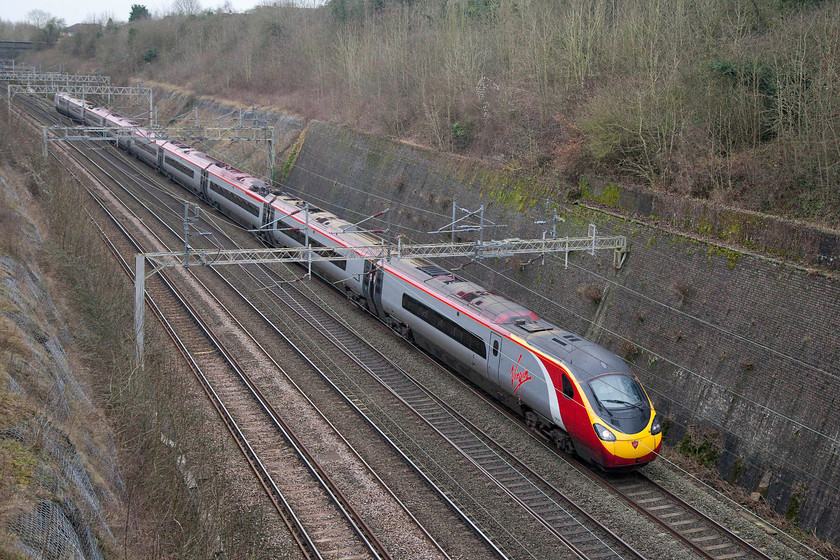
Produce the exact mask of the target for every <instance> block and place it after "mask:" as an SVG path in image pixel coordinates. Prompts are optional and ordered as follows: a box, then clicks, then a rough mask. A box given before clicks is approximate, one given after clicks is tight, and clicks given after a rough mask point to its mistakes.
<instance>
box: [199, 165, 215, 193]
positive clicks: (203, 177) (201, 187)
mask: <svg viewBox="0 0 840 560" xmlns="http://www.w3.org/2000/svg"><path fill="white" fill-rule="evenodd" d="M211 165H212V164H211ZM207 167H210V166H209V165H208V166H207ZM197 194H198V195H200V196H201V197H202V198H205V199H206V198H207V168H204V169H202V170H201V182H200V183H199V192H198V193H197Z"/></svg>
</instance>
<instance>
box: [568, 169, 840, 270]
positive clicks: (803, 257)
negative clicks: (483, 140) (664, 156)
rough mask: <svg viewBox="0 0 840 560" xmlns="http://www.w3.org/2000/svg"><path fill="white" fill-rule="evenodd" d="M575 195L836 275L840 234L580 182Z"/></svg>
mask: <svg viewBox="0 0 840 560" xmlns="http://www.w3.org/2000/svg"><path fill="white" fill-rule="evenodd" d="M580 194H581V196H582V197H583V198H584V199H588V200H592V201H595V202H598V203H600V204H603V205H605V206H608V207H612V208H614V209H616V210H619V211H621V212H622V213H624V214H628V215H631V216H639V217H643V218H652V219H654V220H659V221H661V222H662V223H664V224H668V225H669V226H672V227H676V228H680V229H682V230H684V231H689V232H694V233H699V234H702V235H709V236H713V237H715V238H717V239H719V240H721V241H722V242H724V243H736V244H738V245H741V246H744V247H747V248H750V249H754V250H758V251H762V252H764V253H767V254H771V255H775V256H778V257H782V258H786V259H792V260H796V261H799V262H801V263H803V264H806V265H812V266H819V267H822V268H825V269H828V270H840V233H838V232H837V231H833V230H829V229H824V228H819V227H815V226H811V225H809V224H804V223H800V222H796V221H794V220H787V219H784V218H777V217H774V216H769V215H767V214H760V213H758V212H750V211H746V210H739V209H737V208H730V207H726V206H721V205H716V204H709V203H707V202H705V201H702V200H696V199H691V198H687V197H681V196H675V195H671V194H660V193H651V192H645V191H642V190H637V189H633V188H627V187H619V186H618V185H615V184H614V183H607V182H604V181H599V180H593V181H588V180H586V179H583V180H581V185H580Z"/></svg>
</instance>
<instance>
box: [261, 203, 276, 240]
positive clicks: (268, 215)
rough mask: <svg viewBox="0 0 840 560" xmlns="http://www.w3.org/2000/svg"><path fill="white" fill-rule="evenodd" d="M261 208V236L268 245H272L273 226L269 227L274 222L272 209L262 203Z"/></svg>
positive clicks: (267, 204)
mask: <svg viewBox="0 0 840 560" xmlns="http://www.w3.org/2000/svg"><path fill="white" fill-rule="evenodd" d="M262 207H263V208H262V220H261V221H260V229H261V230H262V236H263V239H265V240H266V242H268V244H269V245H274V236H273V235H272V234H271V230H272V229H274V226H273V225H269V224H273V222H274V208H272V207H271V205H270V204H269V203H267V202H263V205H262Z"/></svg>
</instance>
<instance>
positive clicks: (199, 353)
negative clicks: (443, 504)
mask: <svg viewBox="0 0 840 560" xmlns="http://www.w3.org/2000/svg"><path fill="white" fill-rule="evenodd" d="M99 170H100V171H101V172H104V170H103V169H102V168H101V167H100V168H99ZM112 179H113V177H112ZM91 196H92V197H93V198H94V199H95V200H97V202H98V203H99V205H100V209H101V211H102V212H104V213H105V214H106V215H107V216H108V217H109V218H110V220H111V221H112V223H113V224H114V225H115V226H117V227H118V228H119V229H120V230H121V231H122V233H123V235H122V236H121V237H119V239H118V240H116V241H114V240H112V239H111V238H110V237H109V236H108V235H107V234H105V232H104V230H103V229H102V228H100V231H102V233H103V237H104V238H105V239H106V242H107V243H108V244H109V246H110V247H111V248H112V250H113V252H114V254H115V255H116V256H117V257H118V258H119V260H120V262H121V264H122V266H123V268H124V269H125V270H126V272H127V273H129V274H131V267H130V265H129V264H128V262H129V261H128V259H126V255H130V254H132V253H134V252H138V251H143V250H144V249H143V247H142V245H141V243H140V242H139V241H138V240H137V239H136V238H135V236H134V235H132V234H131V233H130V232H128V231H127V230H126V228H124V227H123V226H122V225H121V220H120V218H118V217H117V215H116V214H115V213H113V212H112V211H111V210H109V208H108V207H107V204H106V203H105V202H104V201H103V200H102V199H101V198H100V197H98V196H97V195H96V194H95V193H93V192H91ZM135 218H136V216H135ZM155 250H160V249H159V248H158V247H156V248H155ZM180 272H181V274H178V273H177V272H176V273H175V274H171V273H169V274H166V275H163V276H159V277H158V278H156V279H155V280H153V282H152V283H150V284H149V290H148V293H149V294H152V295H150V296H149V297H148V302H149V304H150V305H151V306H152V308H153V311H154V313H155V314H156V315H157V316H158V318H159V319H160V321H161V322H162V324H164V325H165V327H166V330H167V332H168V334H169V335H170V337H171V338H172V339H173V341H174V342H175V343H176V345H177V347H178V348H179V350H180V351H181V353H182V354H183V355H184V357H185V359H186V360H187V362H188V363H189V364H190V367H191V369H192V370H193V372H194V373H195V375H196V377H197V378H198V379H199V381H200V383H201V385H202V388H203V389H204V390H205V392H206V394H207V395H208V397H209V398H210V400H211V402H212V403H213V406H214V408H215V409H216V410H217V412H219V414H220V416H221V417H222V419H223V421H224V423H225V425H226V426H227V428H228V430H229V431H230V432H231V434H232V435H233V436H234V439H235V440H236V443H237V445H238V446H239V448H240V449H241V450H242V452H243V454H244V455H245V456H246V458H247V460H248V462H249V464H250V465H251V467H252V469H253V470H254V472H255V474H256V475H257V478H258V479H259V480H260V483H261V485H262V486H263V488H264V489H265V491H266V493H267V494H268V495H269V498H270V500H271V502H272V503H273V504H274V506H275V508H276V509H277V511H278V512H279V513H280V514H281V516H282V517H283V519H284V522H285V523H286V525H287V526H288V527H289V529H290V531H291V532H292V534H293V535H294V538H295V539H296V541H297V542H298V544H299V546H300V548H301V550H302V551H303V552H304V555H305V557H307V558H383V559H385V558H391V555H390V553H389V552H388V550H387V549H386V548H385V546H384V545H383V543H382V542H381V541H380V540H379V538H378V537H377V535H376V534H374V532H373V531H372V530H371V529H370V528H369V527H368V526H367V525H366V523H365V521H364V519H363V518H362V516H361V515H360V514H359V513H358V512H357V511H355V509H354V508H353V506H352V505H351V504H350V503H349V501H348V500H347V498H346V497H345V496H344V495H343V493H342V492H341V490H340V489H339V488H338V487H337V486H336V484H335V483H334V482H333V481H332V480H331V479H330V476H329V474H328V473H327V472H326V470H325V469H324V468H322V467H321V466H320V465H319V463H318V461H317V460H316V459H315V457H314V456H313V455H312V454H311V453H309V451H308V450H307V448H306V446H305V445H303V444H302V442H301V440H300V439H299V438H298V437H297V436H296V435H295V434H294V432H293V431H292V430H291V428H290V427H289V426H288V424H287V423H286V422H284V421H283V419H282V417H281V416H280V415H279V414H278V413H277V411H276V410H275V409H274V407H273V406H272V405H271V403H270V402H268V400H267V399H266V398H265V397H264V395H263V394H262V392H261V391H260V390H259V388H258V387H257V386H256V384H254V383H253V382H252V381H251V379H250V377H249V376H248V375H247V373H246V372H245V371H244V369H243V368H242V367H241V366H240V365H239V363H238V361H237V360H236V358H235V357H234V356H233V353H232V352H231V351H230V350H229V349H228V348H227V347H226V345H225V344H224V343H223V342H222V340H221V337H219V336H218V335H216V334H215V333H214V331H213V328H212V326H210V325H209V324H208V323H207V321H205V320H204V319H203V317H202V316H203V314H204V313H203V312H201V311H199V310H197V309H196V308H195V306H194V305H193V304H192V303H190V299H192V298H187V297H185V296H184V294H183V291H182V289H180V288H178V286H177V284H178V283H179V282H178V281H176V280H175V279H174V278H173V277H174V276H186V275H185V274H184V273H183V271H180ZM183 281H184V278H181V282H183ZM162 288H165V289H162ZM195 288H196V286H195V285H193V286H191V290H190V293H191V295H193V296H194V295H195V293H196V290H195ZM217 303H218V302H217ZM185 311H186V312H185ZM246 333H247V331H246ZM275 366H276V364H275ZM232 373H233V374H235V375H232ZM424 536H425V537H426V539H427V540H429V542H430V543H431V544H432V545H433V546H432V548H436V552H437V554H436V555H435V556H437V557H444V558H445V557H447V556H446V554H445V553H443V551H442V550H441V549H439V547H436V546H435V543H434V541H433V540H432V539H431V538H430V536H429V535H428V534H425V535H424Z"/></svg>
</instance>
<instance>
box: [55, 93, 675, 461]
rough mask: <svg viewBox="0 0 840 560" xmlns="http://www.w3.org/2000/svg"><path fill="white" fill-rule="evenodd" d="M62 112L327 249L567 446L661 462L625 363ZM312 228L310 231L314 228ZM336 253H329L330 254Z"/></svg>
mask: <svg viewBox="0 0 840 560" xmlns="http://www.w3.org/2000/svg"><path fill="white" fill-rule="evenodd" d="M55 106H56V109H57V110H58V111H59V112H60V113H63V114H65V115H68V116H70V117H72V118H73V119H75V120H77V121H80V122H83V123H85V124H87V125H91V126H106V127H107V126H114V127H134V128H135V129H136V132H135V133H134V134H133V135H128V136H120V137H119V138H120V139H119V140H118V144H119V146H120V147H121V148H124V149H125V150H126V151H128V152H129V153H131V154H133V155H134V156H136V157H137V158H139V159H141V160H143V161H144V162H146V163H147V164H149V165H151V166H152V167H154V168H156V169H157V170H158V171H160V172H161V173H163V174H165V175H167V176H168V177H171V178H172V179H174V180H175V181H176V182H178V183H179V184H181V185H182V186H184V187H185V188H186V189H188V190H189V191H191V192H192V193H194V194H195V195H197V196H198V197H200V198H202V199H203V200H205V201H207V202H208V203H210V204H212V205H213V206H215V207H216V208H218V209H219V210H221V211H222V212H224V213H225V214H227V215H228V216H230V217H231V218H233V219H234V220H236V221H237V222H239V223H241V224H242V225H243V226H245V227H247V228H248V229H252V230H256V229H261V230H263V232H264V233H262V234H261V235H262V236H263V238H264V239H265V240H266V241H268V242H270V243H272V244H275V245H279V246H291V247H300V246H303V245H304V243H305V242H306V233H308V241H309V243H310V244H311V245H313V246H320V247H329V248H332V250H333V252H334V256H335V258H334V259H332V258H331V259H330V260H329V261H319V262H313V263H312V268H313V270H314V271H315V272H316V273H318V274H319V275H320V276H322V277H323V278H324V279H326V280H327V281H329V282H330V283H332V284H333V285H336V286H343V287H344V290H345V291H346V293H347V295H348V297H350V298H351V299H353V300H355V301H356V302H357V303H359V304H360V305H362V306H363V307H365V308H366V309H368V310H369V311H370V312H371V313H373V314H374V315H376V316H377V317H379V318H380V319H381V320H382V321H384V322H385V323H386V324H388V325H389V326H391V327H392V328H393V329H394V330H395V331H397V332H399V333H400V334H402V335H403V336H405V337H407V338H409V339H411V340H413V341H414V342H415V343H416V344H417V345H418V346H420V347H421V348H423V349H424V350H425V351H427V352H428V353H430V354H432V355H433V356H435V357H436V358H438V359H440V360H441V361H443V362H444V363H446V364H448V365H449V366H451V367H452V368H453V369H455V370H456V371H458V372H460V373H461V374H463V375H464V376H466V377H468V378H469V379H470V380H472V381H473V382H475V383H476V384H478V385H480V386H481V387H483V388H484V389H485V390H487V391H489V392H490V393H491V394H493V395H495V396H497V397H498V398H499V399H500V400H502V401H503V402H505V403H506V404H507V405H508V406H510V407H511V408H513V409H514V410H517V411H520V412H521V413H522V414H523V415H524V417H525V419H526V422H527V423H528V424H529V425H530V426H532V427H533V428H535V429H537V430H539V431H541V432H543V433H544V434H546V435H547V436H549V437H550V438H551V439H552V440H553V441H554V442H555V443H556V445H557V446H558V447H560V448H561V449H564V450H568V451H571V450H574V451H575V452H576V453H578V454H579V455H580V456H581V457H583V458H584V459H586V460H589V461H591V462H593V463H595V464H597V465H599V466H601V467H603V468H604V469H625V468H633V467H637V466H640V465H644V464H646V463H648V462H650V461H652V460H653V459H654V458H655V457H656V455H657V453H658V451H659V448H660V446H661V443H662V434H661V432H662V423H661V421H660V418H659V417H658V416H657V415H656V412H655V410H654V408H653V404H652V403H651V401H650V398H649V397H648V395H647V393H646V392H645V390H644V388H643V387H642V385H641V384H640V383H639V381H638V379H637V378H636V377H635V375H634V374H633V373H632V372H631V370H630V368H629V367H628V366H627V365H626V364H625V363H624V361H622V360H621V359H620V358H618V357H617V356H615V355H614V354H612V353H610V352H608V351H607V350H606V349H604V348H602V347H601V346H598V345H597V344H594V343H593V342H590V341H588V340H586V339H584V338H582V337H580V336H578V335H576V334H574V333H571V332H568V331H565V330H563V329H561V328H559V327H557V326H556V325H553V324H551V323H549V322H547V321H544V320H541V319H540V318H539V317H537V315H536V314H534V313H533V312H532V311H530V310H528V309H526V308H524V307H522V306H521V305H518V304H516V303H514V302H512V301H510V300H508V299H505V298H503V297H500V296H498V295H495V294H492V293H490V292H488V291H486V290H484V289H483V288H482V287H481V286H478V285H476V284H474V283H472V282H468V281H466V280H464V279H462V278H459V277H458V276H457V275H455V274H453V273H452V272H450V271H447V270H445V269H443V268H441V267H439V266H437V265H436V264H434V263H432V262H429V261H426V260H421V259H401V260H396V259H394V260H391V261H386V260H381V259H376V258H373V257H370V256H369V255H367V254H365V251H364V249H363V247H365V246H371V245H377V244H379V243H380V242H381V240H380V239H379V238H378V237H376V236H374V235H371V234H370V233H363V232H357V231H353V226H352V224H350V223H348V222H346V221H344V220H342V219H341V218H338V217H337V216H335V215H334V214H331V213H330V212H326V211H324V210H321V209H319V208H316V207H313V206H309V209H308V219H307V216H305V215H304V212H303V211H302V209H303V207H304V205H305V201H303V200H301V199H299V198H297V197H294V196H291V195H289V194H287V193H284V192H280V191H277V190H275V189H274V188H272V187H271V186H270V185H268V184H267V183H265V182H264V181H261V180H260V179H257V178H255V177H253V176H251V175H248V174H247V173H244V172H242V171H239V170H238V169H236V168H233V167H231V166H229V165H227V164H225V163H222V162H221V161H218V160H216V159H214V158H212V157H209V156H208V155H206V154H204V153H202V152H200V151H198V150H195V149H193V148H190V147H189V146H185V145H183V144H181V143H179V142H176V141H172V140H169V139H166V138H162V137H159V136H157V135H155V134H154V133H153V132H150V131H148V130H145V129H143V128H142V127H140V126H139V125H138V124H137V123H135V122H133V121H131V120H129V119H126V118H124V117H122V116H120V115H118V114H116V113H113V112H111V111H109V110H107V109H104V108H102V107H95V106H93V105H91V104H89V103H88V102H86V101H82V100H78V99H74V98H72V97H69V96H67V95H64V94H59V95H56V96H55ZM307 223H308V232H307V230H306V227H307V226H306V224H307ZM331 256H332V255H331Z"/></svg>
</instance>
